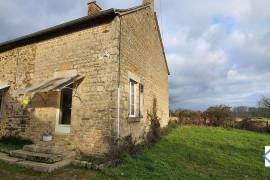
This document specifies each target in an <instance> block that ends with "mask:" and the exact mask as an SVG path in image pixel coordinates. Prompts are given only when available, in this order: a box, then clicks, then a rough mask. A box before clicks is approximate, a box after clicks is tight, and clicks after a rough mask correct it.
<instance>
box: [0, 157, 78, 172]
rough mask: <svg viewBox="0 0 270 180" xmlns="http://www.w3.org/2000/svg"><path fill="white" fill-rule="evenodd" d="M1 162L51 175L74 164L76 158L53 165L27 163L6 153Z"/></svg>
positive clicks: (0, 158)
mask: <svg viewBox="0 0 270 180" xmlns="http://www.w3.org/2000/svg"><path fill="white" fill-rule="evenodd" d="M0 160H1V161H3V162H6V163H8V164H12V165H17V166H20V167H23V168H27V169H31V170H33V171H37V172H44V173H51V172H53V171H55V170H57V169H60V168H62V167H65V166H68V165H70V164H71V163H72V161H73V160H74V158H69V159H65V160H62V161H59V162H57V163H53V164H47V163H40V162H32V161H26V160H23V159H19V158H14V157H10V156H9V155H7V154H5V153H0Z"/></svg>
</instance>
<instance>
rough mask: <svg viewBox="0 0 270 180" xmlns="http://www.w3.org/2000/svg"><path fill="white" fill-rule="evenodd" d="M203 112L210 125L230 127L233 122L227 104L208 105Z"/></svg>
mask: <svg viewBox="0 0 270 180" xmlns="http://www.w3.org/2000/svg"><path fill="white" fill-rule="evenodd" d="M205 113H206V116H207V118H208V119H209V122H210V125H212V126H223V127H231V126H232V124H233V117H232V112H231V108H230V107H228V106H225V105H220V106H215V107H209V108H208V109H207V111H206V112H205Z"/></svg>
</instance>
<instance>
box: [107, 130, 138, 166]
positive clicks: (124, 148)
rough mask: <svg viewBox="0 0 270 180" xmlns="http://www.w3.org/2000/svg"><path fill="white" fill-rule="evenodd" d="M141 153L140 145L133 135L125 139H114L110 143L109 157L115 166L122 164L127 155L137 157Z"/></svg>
mask: <svg viewBox="0 0 270 180" xmlns="http://www.w3.org/2000/svg"><path fill="white" fill-rule="evenodd" d="M140 151H141V148H140V145H138V144H137V142H136V140H134V139H133V138H132V136H131V135H129V136H126V137H124V138H115V137H113V138H112V139H111V141H110V151H109V153H108V155H107V157H108V159H109V160H110V161H112V162H113V164H114V165H117V164H119V163H121V162H122V160H123V158H124V157H125V156H126V155H131V156H135V155H137V154H138V153H139V152H140Z"/></svg>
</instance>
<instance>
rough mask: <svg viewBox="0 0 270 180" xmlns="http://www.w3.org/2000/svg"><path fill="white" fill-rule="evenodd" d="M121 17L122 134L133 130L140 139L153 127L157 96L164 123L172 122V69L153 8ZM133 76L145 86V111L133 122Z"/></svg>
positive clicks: (160, 114)
mask: <svg viewBox="0 0 270 180" xmlns="http://www.w3.org/2000/svg"><path fill="white" fill-rule="evenodd" d="M121 19H122V21H121V34H122V37H121V58H120V59H121V68H120V69H121V91H122V97H121V136H127V135H129V134H132V135H133V136H134V137H136V138H137V139H139V138H141V137H143V135H144V134H145V132H146V131H147V129H148V127H149V123H150V121H149V119H148V113H151V112H152V109H153V101H154V99H155V98H156V100H157V110H158V116H159V118H161V122H160V124H161V126H162V127H164V126H166V125H167V124H168V121H169V94H168V73H169V72H168V70H167V66H166V60H165V57H164V55H163V50H162V44H161V39H160V37H159V32H158V25H157V23H156V21H155V15H154V13H153V11H152V10H151V8H150V7H148V8H145V9H142V10H140V11H137V12H134V13H130V14H127V15H124V16H122V17H121ZM129 79H133V80H136V81H137V82H138V83H141V84H142V85H143V86H144V112H143V117H142V118H140V121H139V122H132V121H131V120H130V119H129V117H128V107H129V106H128V104H129ZM137 91H138V89H137ZM137 103H138V102H137ZM138 106H139V104H137V107H138ZM137 110H138V109H137Z"/></svg>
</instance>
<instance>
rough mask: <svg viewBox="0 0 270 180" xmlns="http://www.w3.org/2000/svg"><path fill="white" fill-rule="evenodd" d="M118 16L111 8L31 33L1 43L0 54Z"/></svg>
mask: <svg viewBox="0 0 270 180" xmlns="http://www.w3.org/2000/svg"><path fill="white" fill-rule="evenodd" d="M116 15H117V13H116V9H114V8H111V9H108V10H104V11H101V12H99V13H97V14H94V15H88V16H84V17H81V18H78V19H75V20H72V21H69V22H66V23H62V24H59V25H56V26H53V27H50V28H47V29H43V30H40V31H37V32H34V33H31V34H28V35H25V36H21V37H18V38H15V39H12V40H8V41H5V42H2V43H0V52H3V51H6V50H7V49H10V48H13V46H16V45H17V44H18V43H22V42H24V41H28V40H30V39H32V38H36V37H40V36H43V35H46V34H49V33H54V32H57V31H59V30H62V29H65V28H68V27H71V26H75V25H78V24H81V23H84V22H87V21H90V20H93V19H97V18H102V17H106V16H116ZM26 44H27V43H26Z"/></svg>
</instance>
